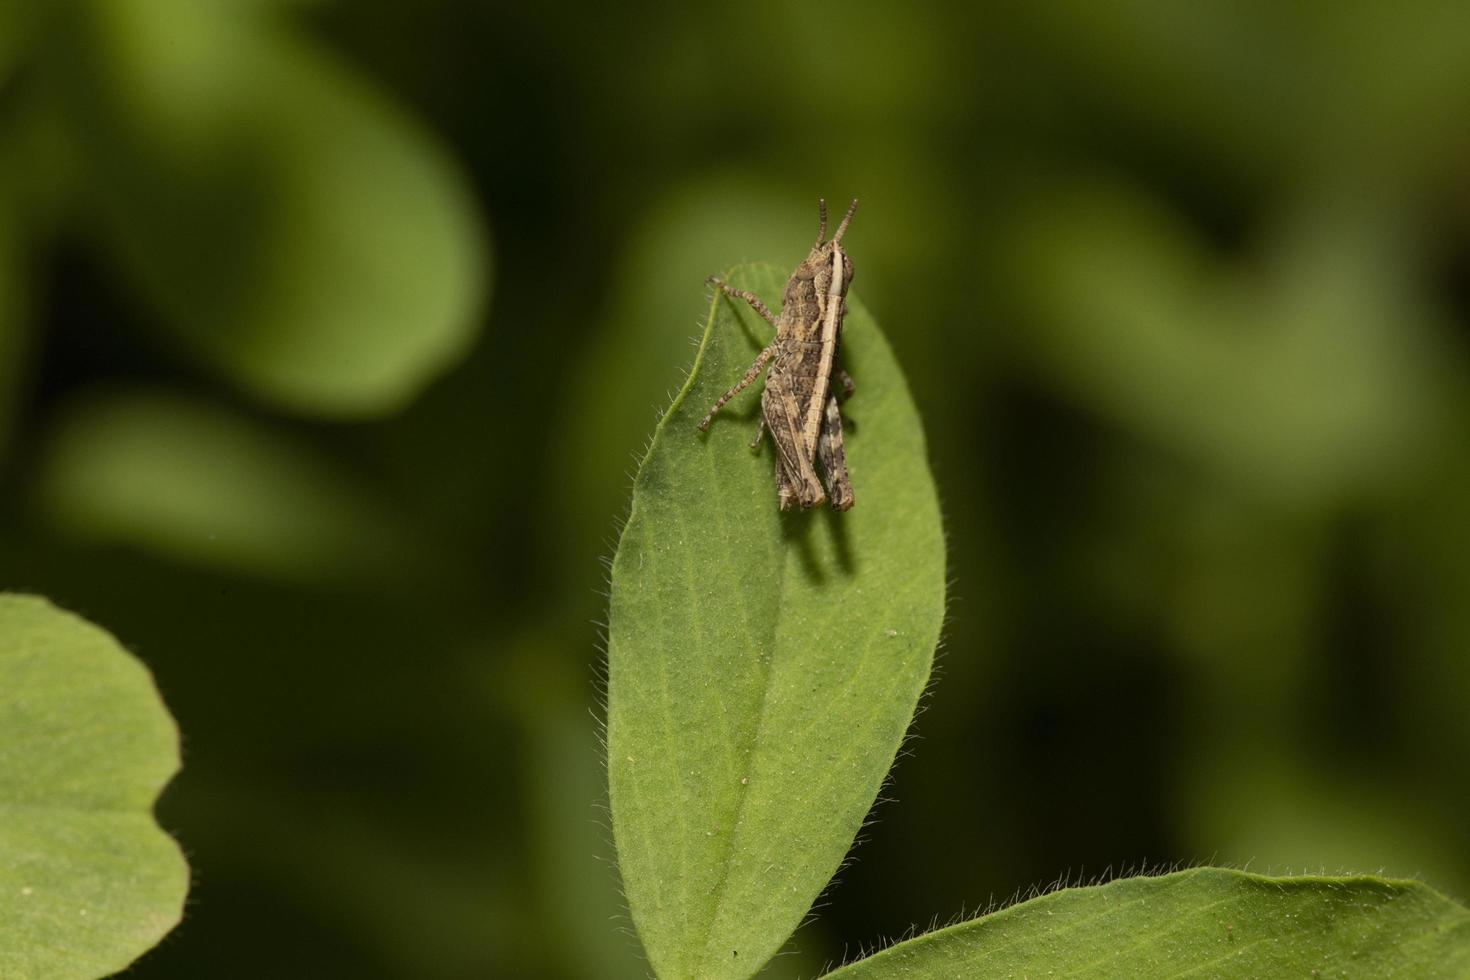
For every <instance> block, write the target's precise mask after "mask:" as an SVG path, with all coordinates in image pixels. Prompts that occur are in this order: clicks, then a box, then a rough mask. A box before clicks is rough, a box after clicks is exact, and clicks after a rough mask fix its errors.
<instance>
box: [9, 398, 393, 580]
mask: <svg viewBox="0 0 1470 980" xmlns="http://www.w3.org/2000/svg"><path fill="white" fill-rule="evenodd" d="M37 481H38V482H37V487H36V496H37V502H38V506H39V507H40V508H41V509H42V512H43V514H44V515H45V516H46V517H47V518H48V519H49V521H50V522H51V523H53V524H54V525H56V526H57V527H58V528H60V529H62V530H63V531H65V532H67V533H69V534H71V535H73V536H75V537H78V538H80V539H83V540H87V541H92V542H97V543H102V544H122V545H129V546H134V547H138V548H142V549H145V550H148V551H152V552H155V553H157V554H161V555H165V556H167V557H169V558H172V559H175V560H179V561H185V562H190V563H193V564H197V565H203V566H207V567H212V568H219V569H223V570H230V571H240V572H245V573H248V574H253V575H262V576H266V577H271V578H280V579H286V580H291V581H296V582H305V583H315V584H322V583H323V582H325V583H331V584H342V583H350V582H360V581H365V580H372V579H373V577H374V576H381V575H384V574H386V573H388V572H389V571H390V570H391V569H393V568H394V567H395V566H398V565H399V564H400V563H402V562H403V561H404V560H405V559H406V557H407V556H408V555H409V554H410V544H409V543H408V542H407V541H406V540H405V535H404V533H403V531H402V530H401V528H400V527H399V526H397V525H396V524H395V523H394V520H393V515H392V514H391V513H389V512H388V510H387V508H386V507H384V506H383V505H382V504H380V503H379V502H378V501H377V500H376V499H375V498H374V497H372V496H371V495H370V494H369V493H368V492H367V491H365V490H364V488H363V486H362V485H361V483H360V481H355V480H353V479H352V477H351V476H349V475H348V474H346V473H343V472H341V471H339V470H337V469H335V468H334V467H332V466H331V465H330V464H328V463H327V462H326V461H324V460H323V459H321V458H319V457H317V456H315V455H313V454H312V453H311V452H309V451H307V450H306V449H305V448H303V447H302V446H299V445H297V444H296V443H294V442H292V441H290V440H289V439H287V438H285V437H283V436H280V435H277V434H276V433H274V432H272V431H271V430H269V429H268V428H266V427H264V426H263V425H260V424H257V423H254V422H252V421H250V420H249V419H247V418H244V417H242V416H238V415H235V414H232V413H231V412H229V411H227V410H225V409H221V408H217V407H214V406H210V405H207V404H203V403H199V402H195V401H191V400H189V399H187V398H184V397H182V396H178V395H171V394H166V393H163V392H156V391H154V392H150V391H129V392H115V393H111V394H105V395H93V396H91V397H88V398H85V399H82V400H80V401H78V402H76V403H74V404H73V405H71V406H70V408H69V410H68V411H67V412H65V413H64V414H63V416H62V418H61V419H60V421H59V422H58V424H57V425H56V427H55V429H54V431H53V432H52V434H51V438H50V441H49V443H48V444H47V447H46V450H45V453H44V455H43V457H42V459H41V463H40V468H39V475H38V477H37Z"/></svg>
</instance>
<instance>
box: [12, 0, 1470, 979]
mask: <svg viewBox="0 0 1470 980" xmlns="http://www.w3.org/2000/svg"><path fill="white" fill-rule="evenodd" d="M1467 21H1470V8H1466V7H1465V6H1464V5H1462V4H1456V3H1448V2H1427V3H1423V4H1416V5H1410V6H1408V7H1401V6H1399V7H1396V6H1389V5H1380V6H1364V5H1359V4H1332V3H1327V2H1320V3H1307V4H1293V5H1282V4H1270V3H1264V2H1246V3H1237V4H1229V5H1198V4H1185V5H1178V4H1164V3H1157V2H1155V3H1144V2H1141V0H1137V2H1121V3H1109V4H1087V3H1081V2H1075V3H1074V2H1063V3H1053V4H1044V5H1021V4H1001V5H984V6H983V7H976V6H974V5H968V4H957V3H925V4H913V5H906V6H896V5H878V4H840V5H833V4H816V5H804V6H801V7H799V8H792V7H791V6H790V5H786V4H778V3H772V2H760V3H755V4H744V5H739V6H736V5H714V6H708V5H705V6H701V7H698V8H696V7H680V8H667V7H666V6H665V5H654V4H646V3H633V4H622V5H615V6H602V7H598V6H593V5H585V6H579V5H574V6H572V7H566V6H561V7H553V6H540V7H535V6H532V7H526V6H508V5H502V4H492V3H487V2H484V0H424V2H422V3H416V4H403V3H385V2H361V3H352V4H348V3H340V2H337V3H334V2H331V0H318V2H314V3H289V2H266V0H221V2H216V3H209V4H190V3H185V2H183V0H60V2H44V0H29V2H27V0H0V447H3V448H0V453H3V456H0V586H3V587H5V588H13V589H24V590H26V591H33V592H41V593H44V594H47V595H50V596H52V597H54V598H55V599H56V600H57V601H58V602H59V603H60V604H62V605H64V606H66V607H68V608H72V609H75V610H77V611H78V612H81V613H83V614H84V615H86V616H87V617H88V618H89V619H92V620H93V621H95V622H98V623H100V624H102V625H104V626H105V627H106V628H108V629H109V630H110V631H112V632H114V633H115V634H116V635H117V636H118V637H119V638H120V639H121V640H122V642H123V643H124V644H125V645H126V646H127V647H128V648H129V649H132V650H134V651H135V652H136V653H137V654H138V655H139V656H140V657H142V658H143V659H144V660H145V661H146V662H147V663H148V664H149V665H150V666H151V668H152V669H153V670H154V672H155V674H156V675H157V677H158V678H159V683H160V685H161V687H162V689H163V692H164V694H165V697H166V698H167V700H168V702H169V704H170V706H171V707H172V708H173V710H174V712H175V714H176V716H177V718H178V720H179V723H180V727H181V728H182V730H183V731H184V733H185V744H184V760H185V768H184V773H183V775H182V776H181V777H180V779H179V780H178V781H177V783H176V785H175V786H174V787H173V788H172V789H171V790H170V791H169V793H168V795H167V796H166V798H165V800H164V802H163V805H162V811H161V813H162V817H163V821H164V823H165V825H166V826H167V827H168V828H169V829H170V830H172V831H174V832H176V833H177V835H178V836H179V838H180V839H181V840H182V841H183V842H184V845H185V847H186V848H187V849H188V851H189V853H190V857H191V863H192V864H193V865H194V866H195V867H196V869H197V882H196V886H195V890H194V892H193V897H192V900H191V905H190V908H189V910H188V916H187V920H186V924H185V925H184V926H183V927H182V929H181V930H180V931H178V932H177V933H176V934H175V935H174V936H173V937H172V938H170V939H169V940H168V941H167V942H165V943H164V944H163V946H162V947H160V948H159V949H158V950H157V951H155V952H154V953H153V954H150V956H149V957H148V958H147V959H146V960H145V961H144V962H143V964H142V965H141V966H140V967H139V969H138V971H137V973H138V975H139V976H140V977H166V976H180V977H194V976H199V975H201V974H207V975H209V976H211V977H223V978H229V977H235V976H240V977H245V976H251V977H254V976H259V975H263V974H268V975H270V976H276V977H303V978H304V977H319V976H354V977H363V978H374V977H415V978H426V980H435V978H446V980H447V978H460V977H471V976H475V977H478V976H485V975H497V976H545V977H577V976H617V975H623V976H630V977H632V976H642V975H643V967H642V965H641V962H640V960H639V957H638V953H637V948H636V943H635V942H634V941H633V940H632V939H631V938H629V937H627V936H626V935H625V931H626V928H627V924H626V921H625V920H618V919H616V918H615V917H616V916H618V915H619V907H620V901H619V899H618V896H617V893H616V879H615V876H614V875H613V873H612V872H611V870H610V868H608V867H607V865H606V857H607V848H606V844H605V837H606V830H605V818H604V817H603V816H601V815H600V814H599V811H598V810H597V808H596V800H597V798H598V795H599V793H600V783H601V780H600V777H599V775H598V772H597V757H598V756H597V753H598V748H597V745H596V738H595V735H596V725H595V722H594V720H593V718H592V717H591V713H592V712H595V710H596V697H597V683H596V675H597V669H598V668H597V664H598V661H599V654H598V652H597V628H596V626H595V625H594V624H595V622H596V621H598V620H599V619H600V618H601V617H602V616H603V615H604V611H603V603H604V600H603V598H602V597H601V596H600V594H599V592H600V590H601V589H602V588H603V584H604V573H603V571H602V569H601V568H600V566H599V564H598V560H599V558H605V557H606V556H607V555H608V554H610V552H611V545H610V541H611V538H612V535H613V533H614V532H615V530H616V523H615V519H616V515H618V514H619V513H620V512H621V509H622V508H623V507H624V506H625V503H624V501H625V499H626V494H627V491H628V488H629V484H630V479H629V473H630V472H631V469H632V466H633V460H634V458H635V454H636V453H637V452H638V450H640V449H641V448H642V446H643V445H644V440H646V438H647V436H648V434H649V433H650V432H651V430H652V426H653V422H654V419H655V418H656V415H657V412H658V411H659V410H660V409H661V408H662V407H663V404H664V402H665V399H666V398H667V396H668V394H669V393H670V392H671V391H672V390H673V389H674V388H675V387H676V386H677V384H678V383H679V381H680V378H681V374H680V371H681V370H682V369H683V368H684V367H685V366H686V365H687V363H688V361H689V360H690V358H691V356H692V350H691V348H690V346H689V341H690V340H691V339H692V338H693V337H694V335H695V333H696V331H697V322H698V319H699V317H700V316H701V315H702V314H703V312H704V310H705V308H706V307H705V304H706V301H707V296H706V293H705V290H704V287H703V286H702V285H701V280H702V278H703V276H704V275H706V274H708V273H710V272H713V271H716V270H717V269H719V268H723V267H726V266H729V265H731V264H733V263H734V262H737V261H740V260H743V259H766V260H770V261H775V262H778V263H782V264H785V263H788V262H791V261H793V260H794V259H795V258H796V257H797V256H798V255H799V254H800V251H801V249H803V248H804V247H805V246H806V245H807V243H808V241H809V237H810V235H811V232H812V229H811V228H810V214H811V206H812V203H813V201H814V200H815V198H816V197H817V196H819V195H826V196H827V197H829V198H843V197H846V196H848V195H856V196H858V197H860V198H862V201H863V204H862V220H861V221H860V222H857V223H856V224H855V225H854V227H853V230H852V233H851V236H850V238H849V239H848V240H847V244H848V247H849V251H850V253H851V255H852V257H853V260H854V262H855V264H856V268H857V284H856V286H855V288H856V289H857V290H858V291H859V293H860V294H861V295H862V296H863V298H864V301H865V302H866V303H867V304H868V305H869V306H870V307H871V308H872V309H873V311H874V314H875V317H876V318H877V319H878V320H879V322H882V323H883V324H885V327H886V329H887V332H888V334H889V336H890V339H891V341H892V343H893V345H894V347H895V349H896V353H897V355H898V359H899V362H900V364H902V365H903V368H904V370H905V372H906V373H907V375H908V378H909V381H910V383H911V385H912V387H913V390H914V393H915V398H916V400H917V402H918V405H919V408H920V411H921V413H922V414H923V416H924V419H925V425H926V430H927V431H928V433H929V436H930V453H931V456H932V459H933V463H934V470H935V474H936V478H937V481H938V484H939V487H940V491H941V496H942V499H943V502H944V508H945V513H946V522H945V523H946V527H947V529H948V535H949V554H950V560H951V577H952V579H953V581H954V583H955V586H954V589H953V591H954V594H955V596H956V598H955V599H954V600H953V602H952V604H951V607H950V625H949V627H948V629H947V631H946V635H947V641H946V650H945V652H944V654H943V657H942V659H941V661H940V671H941V678H940V683H939V685H938V687H937V689H936V691H935V693H934V694H933V696H932V698H931V700H930V701H929V708H928V710H927V712H926V713H924V714H923V715H922V716H921V718H920V719H919V723H918V732H919V734H920V735H922V736H923V738H922V741H919V742H917V743H915V746H914V748H915V752H914V755H913V757H912V758H909V759H906V760H904V761H903V762H902V763H901V764H900V766H899V768H898V770H897V773H896V776H895V781H894V784H893V786H892V789H891V790H890V791H889V792H888V793H887V794H886V795H889V796H892V797H895V798H896V799H897V800H898V803H896V804H891V805H887V806H884V807H880V809H879V810H878V811H877V818H878V819H877V822H875V823H874V824H873V825H872V826H871V827H870V828H869V830H868V831H867V833H866V837H867V840H866V842H865V843H864V844H863V845H862V846H861V847H860V848H859V850H858V860H857V861H856V863H854V864H853V865H852V866H851V867H849V868H848V869H847V870H846V871H845V872H844V873H843V875H842V876H841V879H840V881H839V884H838V885H837V886H836V887H835V888H834V889H833V890H832V891H831V892H830V893H829V896H828V899H827V900H826V907H825V908H823V909H822V910H821V914H820V917H819V919H818V921H817V923H816V924H815V925H813V926H811V927H809V928H808V929H806V930H804V931H802V932H801V933H798V935H797V938H796V945H797V946H798V947H799V948H800V949H801V950H802V954H801V956H802V959H801V960H799V961H798V960H797V958H795V957H789V958H785V959H782V960H778V964H777V968H778V969H784V970H789V971H791V972H792V973H800V972H805V973H807V974H808V975H809V974H810V973H812V972H814V970H815V969H816V968H818V967H820V965H821V963H822V962H823V961H825V960H827V959H829V958H838V957H840V956H841V955H842V951H843V949H844V948H846V949H849V950H851V949H855V948H856V947H857V946H858V944H860V943H869V942H872V941H874V940H875V939H877V938H879V937H880V936H884V935H888V936H892V935H896V934H899V933H901V932H903V931H904V930H905V929H906V928H907V927H908V926H909V925H910V923H911V922H914V921H920V922H926V921H928V919H929V918H930V917H931V916H936V915H937V916H939V917H941V918H944V917H948V916H950V915H952V914H954V913H955V912H956V911H957V910H959V909H960V908H961V907H962V906H968V907H970V908H974V907H975V905H976V904H977V903H983V902H985V901H986V899H987V898H988V897H990V896H992V895H994V896H996V897H1004V896H1006V895H1009V894H1011V893H1012V892H1013V891H1014V890H1016V889H1017V888H1023V887H1025V886H1028V885H1030V884H1032V883H1036V882H1045V881H1049V880H1053V879H1054V878H1056V877H1057V876H1058V875H1059V874H1062V873H1064V872H1068V871H1070V872H1071V873H1072V874H1074V875H1076V874H1084V873H1094V872H1101V871H1102V870H1103V869H1104V868H1105V867H1107V866H1109V865H1111V866H1113V867H1114V868H1117V867H1119V866H1121V865H1129V866H1132V865H1137V864H1139V863H1142V862H1146V861H1156V860H1166V861H1167V860H1176V859H1178V860H1191V859H1207V858H1214V859H1215V860H1217V861H1220V862H1238V863H1244V862H1247V861H1250V862H1252V866H1253V867H1255V868H1258V869H1263V870H1264V869H1267V868H1275V869H1285V868H1293V869H1298V870H1300V869H1303V868H1311V869H1316V868H1325V869H1326V870H1328V871H1336V870H1339V869H1351V870H1377V869H1378V868H1380V867H1381V868H1383V869H1384V870H1386V871H1387V872H1389V873H1391V874H1395V875H1412V874H1421V875H1422V876H1423V877H1424V878H1425V879H1426V880H1427V881H1428V882H1430V883H1431V884H1434V885H1436V886H1439V887H1441V888H1443V889H1445V890H1446V891H1448V892H1449V893H1450V894H1451V895H1455V896H1458V897H1461V898H1463V897H1465V896H1466V895H1467V894H1470V850H1467V848H1466V847H1465V843H1464V835H1463V832H1462V830H1461V824H1462V823H1463V820H1462V819H1461V818H1462V815H1463V813H1464V812H1465V810H1466V808H1467V804H1470V786H1467V784H1466V780H1465V776H1464V773H1465V772H1466V771H1467V769H1470V713H1467V712H1466V711H1465V704H1466V703H1467V701H1470V659H1467V655H1466V651H1467V650H1470V603H1467V602H1466V601H1465V600H1466V596H1467V589H1470V494H1467V493H1466V486H1467V480H1470V448H1467V447H1470V398H1467V388H1470V386H1467V381H1470V365H1467V363H1466V351H1465V345H1466V337H1467V326H1470V289H1467V287H1466V281H1467V279H1466V277H1467V275H1470V192H1467V188H1470V182H1467V178H1466V174H1467V173H1470V112H1467V111H1466V109H1467V102H1470V41H1467V38H1470V30H1467V28H1470V23H1467ZM492 240H493V243H494V248H493V254H494V263H493V269H492V264H491V261H490V255H491V249H490V244H489V243H490V242H491V241H492ZM492 279H493V281H494V283H495V289H494V296H493V304H492V303H491V297H490V295H489V293H490V290H489V285H488V284H489V283H490V282H491V281H492ZM857 380H858V383H859V385H861V383H862V379H861V378H858V379H857ZM859 506H861V504H860V505H859ZM599 855H600V856H601V859H602V860H601V861H600V860H599ZM610 917H613V921H609V919H610ZM619 929H622V930H624V932H623V933H620V932H619V931H618V930H619Z"/></svg>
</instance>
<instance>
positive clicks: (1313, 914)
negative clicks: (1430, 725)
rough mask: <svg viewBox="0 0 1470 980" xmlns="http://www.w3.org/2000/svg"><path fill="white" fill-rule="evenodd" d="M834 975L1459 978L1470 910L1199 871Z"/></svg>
mask: <svg viewBox="0 0 1470 980" xmlns="http://www.w3.org/2000/svg"><path fill="white" fill-rule="evenodd" d="M828 976H829V977H831V978H832V980H895V978H902V980H941V978H942V980H950V978H953V977H986V978H989V980H1020V978H1024V977H1075V978H1078V980H1082V978H1096V980H1112V978H1114V977H1129V978H1134V980H1149V978H1152V977H1158V978H1164V977H1169V978H1174V977H1198V978H1200V980H1207V978H1219V980H1226V978H1235V977H1263V978H1264V977H1303V978H1311V977H1321V978H1324V980H1325V978H1328V977H1331V978H1333V980H1380V978H1382V977H1414V978H1416V980H1450V978H1459V980H1463V978H1465V977H1470V911H1467V910H1466V909H1465V908H1464V907H1463V906H1460V905H1457V904H1456V903H1454V902H1452V901H1450V900H1449V899H1447V898H1445V897H1444V896H1443V895H1440V894H1439V893H1438V892H1436V891H1434V890H1433V889H1431V888H1429V887H1427V886H1425V885H1423V884H1420V883H1419V882H1417V881H1392V880H1387V879H1384V878H1375V877H1368V876H1356V877H1342V878H1326V877H1301V878H1271V877H1266V876H1264V875H1255V874H1247V873H1245V872H1241V871H1228V870H1225V869H1222V868H1196V869H1194V870H1191V871H1180V872H1177V873H1175V874H1170V875H1162V876H1160V877H1157V878H1124V879H1121V880H1119V881H1114V882H1110V883H1108V884H1106V885H1098V886H1094V887H1091V888H1067V889H1063V890H1061V891H1057V892H1053V893H1051V894H1050V895H1044V896H1042V897H1041V898H1035V899H1032V900H1031V901H1029V902H1022V903H1021V904H1019V905H1013V906H1011V907H1010V908H1007V909H1003V910H1001V911H999V912H995V913H993V914H991V915H987V916H984V917H982V918H979V919H975V920H974V921H972V922H966V923H964V924H962V925H958V926H952V927H950V928H948V929H941V930H939V931H938V932H933V933H929V934H928V935H926V936H920V937H919V938H917V939H911V940H909V941H908V942H903V943H899V944H898V945H896V946H891V947H889V948H888V949H885V950H883V951H882V952H880V953H877V954H875V955H873V956H870V957H868V958H867V959H865V960H860V961H859V962H857V963H853V964H852V965H850V966H847V967H845V968H843V969H841V970H838V971H836V972H835V973H831V974H828Z"/></svg>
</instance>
